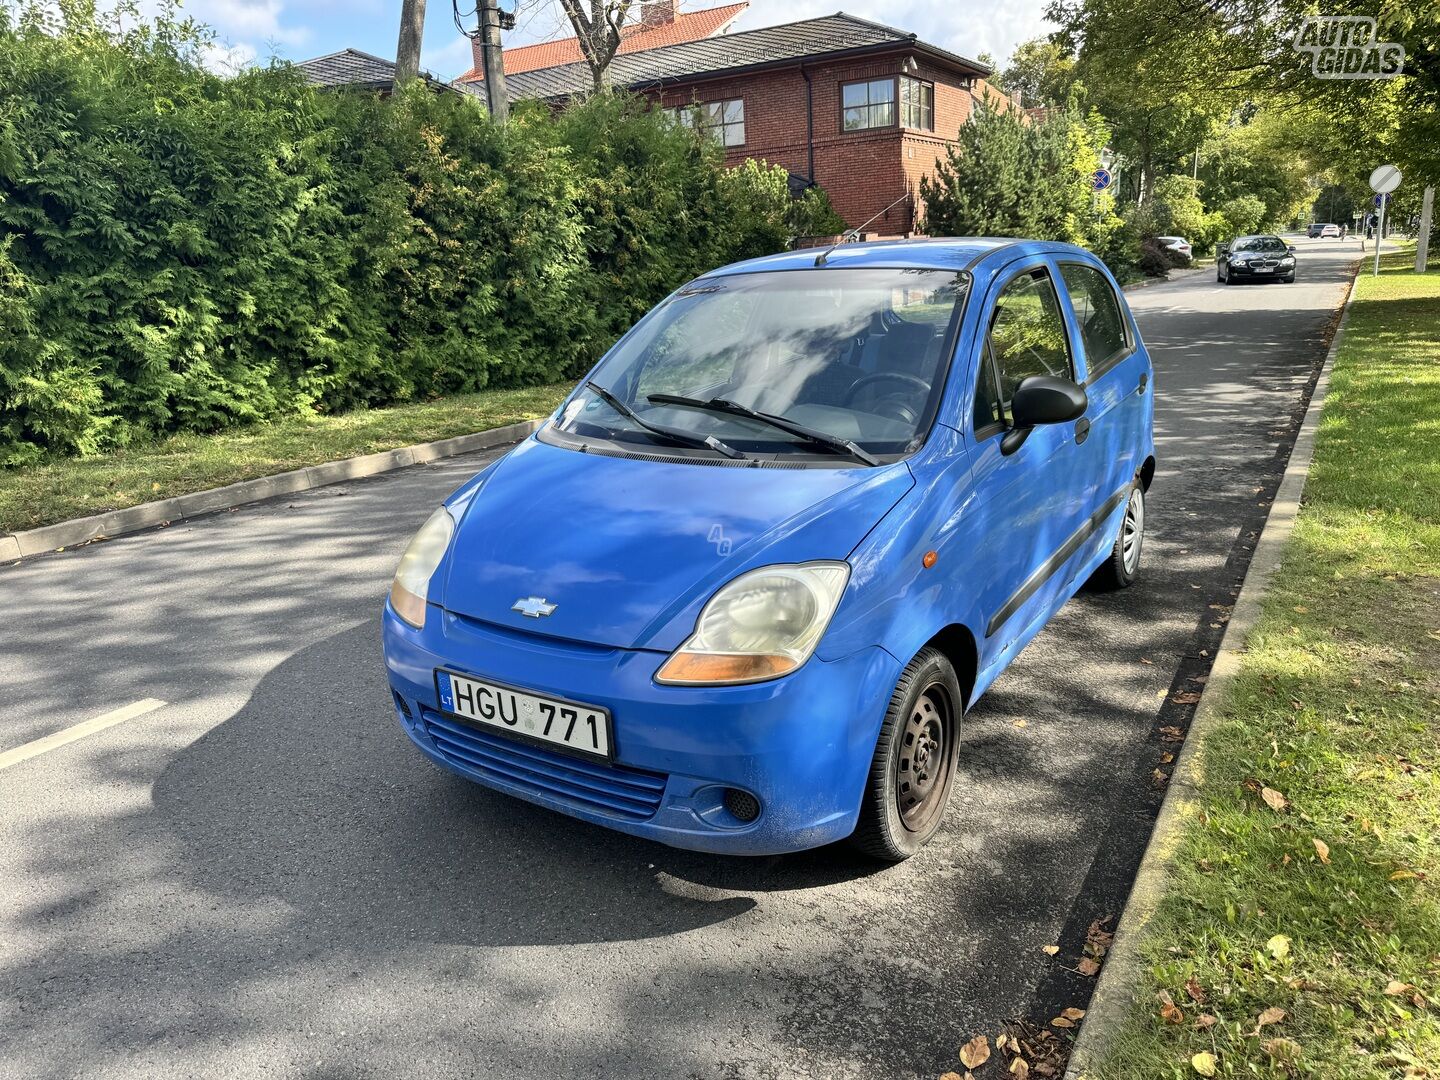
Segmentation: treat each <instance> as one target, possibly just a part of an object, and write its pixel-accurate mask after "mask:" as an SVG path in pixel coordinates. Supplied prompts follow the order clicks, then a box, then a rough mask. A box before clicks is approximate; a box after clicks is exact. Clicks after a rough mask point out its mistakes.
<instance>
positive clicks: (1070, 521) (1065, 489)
mask: <svg viewBox="0 0 1440 1080" xmlns="http://www.w3.org/2000/svg"><path fill="white" fill-rule="evenodd" d="M987 304H988V311H987V313H986V315H985V320H986V321H985V322H984V324H983V325H984V326H985V327H986V330H985V333H984V335H983V337H982V338H981V339H980V342H979V345H978V348H979V349H980V356H979V363H978V365H977V371H976V383H975V387H974V396H973V399H972V400H973V403H974V404H973V409H972V416H971V418H970V432H969V433H970V436H971V438H972V439H973V447H972V451H971V468H972V472H971V477H972V483H973V486H972V496H971V503H972V505H971V507H970V508H969V511H968V515H969V522H968V525H967V533H968V534H969V536H970V538H971V541H972V543H973V545H974V547H973V555H972V559H973V566H972V568H971V570H970V572H969V573H968V574H967V575H966V582H965V585H967V586H968V587H970V588H973V589H976V590H977V591H978V593H979V597H978V599H979V604H980V608H981V617H982V619H983V626H982V628H981V629H982V630H983V632H984V641H983V643H982V645H981V658H982V660H981V662H982V667H983V666H988V665H990V664H992V663H993V662H994V661H996V660H997V659H998V658H1000V656H1001V654H1003V653H1005V652H1006V651H1007V650H1008V649H1009V648H1010V647H1011V646H1012V645H1014V646H1017V647H1018V645H1019V644H1023V641H1024V639H1026V638H1027V637H1028V635H1029V634H1030V633H1033V631H1034V628H1035V627H1036V626H1037V625H1038V623H1039V621H1041V619H1042V617H1043V616H1044V615H1045V614H1047V613H1048V612H1049V611H1050V610H1051V609H1052V607H1053V606H1054V605H1055V603H1056V602H1057V597H1058V594H1059V592H1060V590H1061V589H1062V588H1063V587H1064V586H1065V585H1066V584H1068V582H1069V580H1070V575H1069V574H1068V573H1067V572H1066V570H1067V564H1068V563H1069V561H1070V557H1071V555H1073V549H1071V550H1070V551H1069V552H1067V550H1066V549H1067V545H1068V544H1070V542H1071V540H1072V538H1073V537H1074V536H1075V535H1076V533H1077V531H1078V530H1080V529H1081V528H1082V527H1083V525H1084V524H1085V523H1086V522H1087V521H1088V519H1089V518H1090V516H1091V514H1092V512H1093V510H1094V507H1093V506H1092V500H1093V492H1094V491H1095V489H1096V487H1097V479H1098V478H1097V477H1095V476H1094V475H1091V473H1090V472H1089V471H1087V470H1089V469H1090V465H1089V464H1087V463H1089V462H1093V460H1094V459H1093V455H1087V454H1083V453H1081V451H1082V450H1083V449H1084V447H1083V443H1077V441H1076V432H1077V430H1079V431H1080V432H1081V433H1082V438H1083V432H1084V426H1083V425H1084V418H1083V417H1082V418H1081V420H1080V422H1079V424H1078V425H1077V424H1076V423H1066V424H1047V425H1042V426H1039V427H1036V428H1035V429H1033V430H1032V431H1031V432H1030V435H1029V437H1028V438H1027V439H1026V440H1025V442H1024V443H1023V444H1022V445H1021V446H1020V447H1019V449H1018V450H1015V451H1014V452H1012V453H1010V454H1006V453H1004V452H1003V450H1002V447H1001V443H1002V441H1003V437H1004V435H1005V432H1006V431H1007V430H1008V429H1009V427H1010V417H1011V411H1010V403H1011V398H1012V397H1013V395H1014V392H1015V388H1016V387H1017V386H1018V385H1019V384H1020V382H1021V381H1022V380H1023V379H1025V378H1026V377H1028V376H1030V375H1055V376H1059V377H1061V378H1066V379H1072V380H1073V379H1075V377H1076V370H1075V362H1074V357H1073V355H1072V352H1071V341H1070V334H1069V332H1068V330H1067V327H1066V322H1065V315H1064V310H1063V308H1062V307H1061V301H1060V296H1059V289H1058V288H1057V286H1056V283H1055V279H1054V272H1053V269H1052V267H1051V266H1050V264H1049V263H1048V262H1047V261H1046V260H1044V259H1043V258H1042V259H1034V260H1029V261H1027V262H1025V263H1022V264H1020V265H1019V266H1018V267H1017V268H1015V269H1007V271H1006V272H1005V273H1004V274H1002V275H1000V276H998V277H997V279H996V283H995V285H994V286H993V287H992V289H991V291H990V293H989V295H988V297H987Z"/></svg>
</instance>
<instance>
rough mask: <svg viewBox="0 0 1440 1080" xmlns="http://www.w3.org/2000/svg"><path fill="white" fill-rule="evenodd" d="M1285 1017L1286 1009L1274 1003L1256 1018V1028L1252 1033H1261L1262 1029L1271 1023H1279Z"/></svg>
mask: <svg viewBox="0 0 1440 1080" xmlns="http://www.w3.org/2000/svg"><path fill="white" fill-rule="evenodd" d="M1284 1019H1285V1010H1284V1009H1277V1008H1275V1007H1274V1006H1273V1005H1272V1006H1271V1007H1270V1008H1268V1009H1266V1010H1265V1011H1264V1012H1262V1013H1261V1014H1260V1015H1259V1016H1257V1017H1256V1018H1255V1030H1254V1031H1252V1032H1251V1033H1250V1034H1251V1035H1259V1034H1260V1029H1261V1028H1263V1027H1266V1026H1268V1025H1270V1024H1278V1023H1280V1021H1281V1020H1284Z"/></svg>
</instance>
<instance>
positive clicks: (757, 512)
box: [431, 438, 914, 650]
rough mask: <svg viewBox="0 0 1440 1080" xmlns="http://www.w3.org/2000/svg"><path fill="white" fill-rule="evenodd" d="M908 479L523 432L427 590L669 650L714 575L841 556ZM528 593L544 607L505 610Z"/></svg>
mask: <svg viewBox="0 0 1440 1080" xmlns="http://www.w3.org/2000/svg"><path fill="white" fill-rule="evenodd" d="M913 484H914V480H913V478H912V477H911V475H910V471H909V469H908V468H907V467H906V466H905V464H904V463H903V462H900V463H897V464H893V465H886V466H880V467H877V468H859V467H857V468H828V467H820V468H745V467H720V466H707V465H702V464H694V463H675V462H669V461H656V460H653V459H631V458H620V457H609V456H602V455H599V454H589V453H580V452H578V451H574V450H566V449H562V448H559V447H554V446H550V445H548V444H546V443H543V442H540V441H538V440H536V439H534V438H532V439H530V440H528V441H526V442H524V443H522V444H521V445H520V446H518V447H516V449H515V450H513V451H512V452H511V453H510V454H509V455H508V456H507V457H506V458H504V459H503V460H501V461H500V462H498V463H497V464H496V465H495V466H494V467H492V468H491V469H490V470H489V472H488V473H487V474H486V475H485V477H484V479H483V481H482V482H481V484H480V486H479V488H478V490H475V491H474V493H473V496H472V497H471V498H470V499H469V502H468V505H467V506H466V507H465V508H464V510H463V512H462V514H461V520H460V523H459V527H458V528H457V529H456V534H455V539H454V540H453V541H452V543H451V548H450V552H449V555H448V556H447V558H446V560H445V566H444V567H442V568H441V571H440V573H441V574H443V581H444V583H443V587H442V589H441V590H440V595H439V596H436V595H434V594H433V593H432V595H431V599H432V600H433V601H437V602H439V603H440V604H441V605H442V606H443V607H445V608H446V609H447V610H449V611H452V612H455V613H458V614H461V615H465V616H468V617H470V618H473V619H478V620H482V621H484V622H487V623H492V624H495V625H498V626H504V627H509V628H511V629H516V630H523V631H527V632H529V633H533V634H543V635H547V636H553V637H559V638H565V639H568V640H572V641H581V642H588V643H591V644H596V645H604V646H611V647H618V648H649V649H663V650H670V649H673V648H675V647H676V646H677V645H679V644H680V643H681V642H682V641H684V640H685V638H686V637H688V636H689V635H690V633H691V632H692V631H693V629H694V626H695V619H696V617H697V616H698V614H699V612H700V609H701V608H702V607H703V606H704V603H705V601H706V600H708V599H709V598H710V596H711V595H712V594H713V593H714V592H715V590H716V589H718V588H719V587H720V586H721V585H723V584H724V583H725V582H727V581H729V580H730V579H731V578H734V577H736V576H737V575H739V574H741V573H743V572H744V571H746V570H749V569H752V568H754V567H756V566H766V565H769V564H772V563H789V562H806V561H809V560H813V559H843V558H845V557H846V556H847V555H849V554H850V552H851V551H853V550H854V548H855V546H856V545H857V544H858V543H859V542H860V541H861V540H862V539H863V538H864V536H865V534H866V533H868V532H869V531H870V529H872V528H873V527H874V525H875V523H876V522H877V521H879V520H880V518H882V517H883V516H884V515H885V514H886V512H887V511H889V510H890V508H891V507H893V506H894V505H895V503H896V502H897V501H899V499H900V497H901V496H902V495H904V494H905V492H906V491H908V490H909V489H910V488H911V487H912V486H913ZM529 597H536V598H540V599H543V600H545V601H546V602H547V603H549V604H553V605H555V607H554V610H553V611H552V612H551V613H550V614H549V615H546V616H543V617H531V616H527V615H524V614H521V613H520V612H518V611H514V610H512V608H513V606H514V605H515V603H516V602H517V601H520V600H523V599H526V598H529Z"/></svg>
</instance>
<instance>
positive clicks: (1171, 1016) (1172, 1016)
mask: <svg viewBox="0 0 1440 1080" xmlns="http://www.w3.org/2000/svg"><path fill="white" fill-rule="evenodd" d="M1155 996H1156V997H1157V998H1158V999H1159V1000H1160V1019H1161V1020H1164V1021H1165V1022H1166V1023H1167V1024H1183V1023H1184V1022H1185V1011H1184V1010H1183V1009H1181V1008H1180V1006H1179V1005H1176V1004H1175V999H1174V998H1172V997H1171V996H1170V992H1169V991H1168V990H1161V991H1160V992H1159V993H1158V994H1156V995H1155Z"/></svg>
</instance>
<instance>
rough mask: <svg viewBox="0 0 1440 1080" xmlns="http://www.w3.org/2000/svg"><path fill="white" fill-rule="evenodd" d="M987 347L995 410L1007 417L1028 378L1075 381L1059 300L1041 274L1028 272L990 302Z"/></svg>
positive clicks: (1050, 283) (1044, 273)
mask: <svg viewBox="0 0 1440 1080" xmlns="http://www.w3.org/2000/svg"><path fill="white" fill-rule="evenodd" d="M988 344H989V347H988V349H987V352H988V353H989V354H990V356H991V358H992V359H993V363H994V375H995V379H996V384H997V385H996V391H995V392H996V393H998V396H999V399H1000V409H1001V410H1002V412H1003V414H1004V415H1005V416H1007V417H1008V416H1009V415H1010V399H1011V398H1012V397H1014V395H1015V388H1016V387H1017V386H1019V385H1020V383H1021V382H1023V381H1024V380H1025V379H1027V378H1029V377H1030V376H1031V375H1056V376H1059V377H1060V378H1062V379H1073V378H1074V377H1075V368H1074V366H1073V365H1072V364H1071V362H1070V345H1069V342H1068V340H1067V337H1066V334H1065V320H1064V318H1063V317H1062V316H1061V314H1060V298H1059V297H1058V296H1057V295H1056V294H1055V285H1054V283H1053V282H1051V280H1050V275H1049V274H1048V273H1047V272H1046V271H1045V270H1043V269H1035V270H1028V271H1026V272H1025V273H1023V274H1020V275H1019V276H1018V277H1016V278H1014V279H1013V280H1012V281H1011V282H1010V283H1009V284H1008V285H1006V286H1005V288H1004V289H1003V290H1001V293H1000V296H999V298H998V299H997V300H996V301H995V314H994V315H993V316H992V317H991V319H990V336H989V343H988ZM984 368H985V365H982V366H981V379H982V387H981V390H982V395H981V396H983V394H984V386H983V380H984V379H985V378H986V375H985V371H984ZM978 411H979V410H978V409H977V412H978ZM976 419H977V420H978V419H979V417H978V416H977V418H976Z"/></svg>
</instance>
